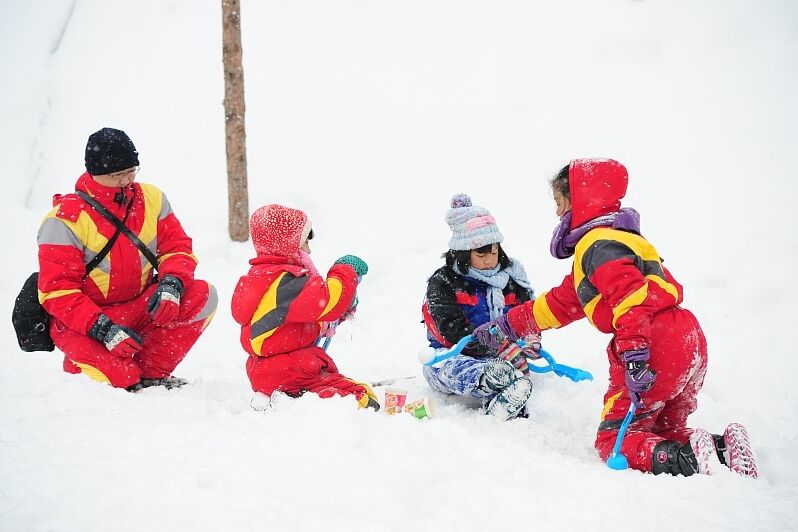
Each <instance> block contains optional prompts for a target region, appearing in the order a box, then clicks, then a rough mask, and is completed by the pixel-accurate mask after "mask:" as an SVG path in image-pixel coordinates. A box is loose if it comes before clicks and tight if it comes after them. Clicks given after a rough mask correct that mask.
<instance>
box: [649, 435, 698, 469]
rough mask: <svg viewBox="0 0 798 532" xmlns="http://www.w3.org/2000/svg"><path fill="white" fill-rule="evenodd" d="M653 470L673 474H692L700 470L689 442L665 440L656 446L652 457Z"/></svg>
mask: <svg viewBox="0 0 798 532" xmlns="http://www.w3.org/2000/svg"><path fill="white" fill-rule="evenodd" d="M651 472H652V473H654V474H655V475H659V474H660V473H670V474H671V475H674V476H676V475H684V476H686V477H689V476H690V475H692V474H694V473H697V472H698V461H697V460H696V457H695V454H694V453H693V448H692V447H691V446H690V444H689V443H685V444H681V443H679V442H677V441H670V440H665V441H662V442H659V443H658V444H657V446H656V447H654V456H653V458H652V459H651Z"/></svg>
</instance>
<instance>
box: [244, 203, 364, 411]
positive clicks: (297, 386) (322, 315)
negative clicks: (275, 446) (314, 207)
mask: <svg viewBox="0 0 798 532" xmlns="http://www.w3.org/2000/svg"><path fill="white" fill-rule="evenodd" d="M250 232H251V234H252V243H253V244H254V246H255V251H256V252H257V256H256V257H255V258H253V259H251V260H250V261H249V263H250V264H251V268H250V269H249V272H248V273H247V274H246V275H244V276H242V277H241V279H240V280H239V281H238V285H237V286H236V289H235V292H234V294H233V299H232V302H231V307H232V313H233V318H234V319H235V320H236V322H238V323H239V324H240V325H241V345H242V346H243V347H244V349H245V350H246V352H247V353H249V355H250V356H249V358H248V359H247V364H246V367H247V375H248V376H249V380H250V382H251V384H252V389H253V390H254V391H256V392H261V393H263V394H265V395H269V396H271V394H272V393H274V392H275V391H280V392H283V393H285V394H287V395H290V396H293V397H297V396H299V395H301V394H303V393H304V392H313V393H316V394H318V395H319V396H320V397H323V398H327V397H331V396H333V395H336V394H337V395H341V396H346V395H354V396H355V398H356V399H357V400H358V403H359V404H360V406H363V407H365V406H369V407H373V408H379V403H378V402H377V398H376V396H375V395H374V392H373V391H372V390H371V388H370V387H369V386H368V385H367V384H365V383H359V382H356V381H354V380H352V379H349V378H347V377H345V376H344V375H342V374H341V373H339V371H338V368H337V367H336V365H335V362H333V360H332V358H330V356H329V355H328V354H327V353H326V352H325V351H324V350H323V349H322V348H320V347H317V346H316V344H317V342H318V340H319V339H320V337H321V335H322V333H323V331H324V330H328V329H329V327H330V324H331V323H334V322H340V321H342V320H343V319H345V317H346V315H348V314H350V313H351V311H352V310H353V308H354V305H355V304H356V301H357V298H356V295H355V292H356V288H357V283H358V272H356V270H355V268H354V267H353V266H352V265H350V264H342V263H338V262H340V261H341V259H339V261H337V263H336V264H333V266H332V267H331V268H330V271H329V272H328V273H327V278H326V279H325V278H323V277H322V276H321V275H319V273H318V271H317V270H316V267H315V266H314V265H313V262H312V261H311V259H310V256H309V252H310V249H309V244H308V240H310V239H311V238H312V237H313V233H312V229H311V224H310V220H308V217H307V215H306V214H305V213H304V212H302V211H300V210H297V209H292V208H289V207H284V206H282V205H276V204H275V205H266V206H264V207H261V208H259V209H258V210H257V211H255V212H254V213H253V214H252V218H251V220H250ZM361 262H362V261H361ZM360 273H361V274H362V273H364V272H360Z"/></svg>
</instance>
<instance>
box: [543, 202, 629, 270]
mask: <svg viewBox="0 0 798 532" xmlns="http://www.w3.org/2000/svg"><path fill="white" fill-rule="evenodd" d="M570 226H571V211H568V212H567V213H565V216H563V217H562V220H560V223H559V225H558V226H557V227H556V228H555V229H554V234H552V235H551V245H550V246H549V250H550V251H551V254H552V255H553V256H554V258H557V259H567V258H568V257H570V256H571V255H573V254H574V250H575V249H576V244H577V243H578V242H579V240H581V239H582V237H583V236H585V234H587V232H588V231H590V230H591V229H595V228H596V227H612V228H613V229H621V230H623V231H631V232H632V233H637V234H638V235H639V234H640V213H638V212H637V211H636V210H634V209H629V208H624V209H621V210H620V211H619V212H614V213H612V214H605V215H603V216H599V217H598V218H593V219H592V220H588V221H587V222H585V223H584V224H582V225H580V226H579V227H576V228H574V229H572V230H570V231H569V230H568V228H569V227H570Z"/></svg>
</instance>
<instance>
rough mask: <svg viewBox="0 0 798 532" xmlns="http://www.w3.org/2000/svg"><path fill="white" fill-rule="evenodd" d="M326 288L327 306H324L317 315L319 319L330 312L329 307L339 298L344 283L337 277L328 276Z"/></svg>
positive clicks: (335, 303)
mask: <svg viewBox="0 0 798 532" xmlns="http://www.w3.org/2000/svg"><path fill="white" fill-rule="evenodd" d="M327 290H328V291H329V292H330V300H329V301H328V302H327V306H326V307H324V310H323V311H322V313H321V316H319V319H320V320H321V319H324V316H325V315H326V314H327V313H328V312H330V309H332V308H333V307H334V306H335V305H337V304H338V302H339V301H340V300H341V293H342V292H343V291H344V285H343V283H341V281H340V280H339V279H337V278H335V277H330V278H329V279H327Z"/></svg>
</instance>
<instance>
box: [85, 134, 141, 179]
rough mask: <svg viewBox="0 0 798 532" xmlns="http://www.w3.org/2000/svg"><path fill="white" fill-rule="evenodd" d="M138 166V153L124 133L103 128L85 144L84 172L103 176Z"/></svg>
mask: <svg viewBox="0 0 798 532" xmlns="http://www.w3.org/2000/svg"><path fill="white" fill-rule="evenodd" d="M138 165H139V152H137V151H136V147H135V146H134V145H133V141H132V140H130V137H128V136H127V134H126V133H125V132H124V131H121V130H119V129H113V128H110V127H104V128H102V129H101V130H100V131H97V132H95V133H92V134H91V135H90V136H89V141H88V142H87V143H86V170H87V171H88V172H89V173H90V174H91V175H105V174H113V173H114V172H119V171H120V170H126V169H128V168H132V167H134V166H138Z"/></svg>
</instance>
